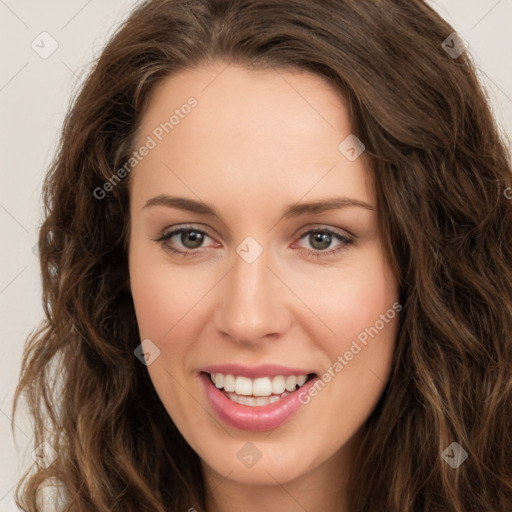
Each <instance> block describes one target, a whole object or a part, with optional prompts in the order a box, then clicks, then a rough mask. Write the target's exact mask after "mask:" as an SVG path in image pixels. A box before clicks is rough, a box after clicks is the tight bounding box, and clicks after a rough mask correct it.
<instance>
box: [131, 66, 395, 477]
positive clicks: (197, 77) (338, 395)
mask: <svg viewBox="0 0 512 512" xmlns="http://www.w3.org/2000/svg"><path fill="white" fill-rule="evenodd" d="M171 116H173V117H171ZM166 123H167V124H166ZM351 134H352V128H351V126H350V122H349V118H348V113H347V108H346V105H345V103H344V101H343V100H342V99H341V97H340V96H339V95H338V94H337V93H336V92H335V90H333V89H332V88H331V87H330V85H329V84H328V83H327V82H324V80H323V79H322V78H320V77H318V76H316V75H313V74H309V73H306V72H302V73H299V72H291V71H284V70H280V71H249V70H245V69H242V68H240V67H236V66H231V65H230V66H228V67H226V68H225V69H224V66H220V65H219V67H200V68H196V69H194V70H187V71H184V72H180V73H178V74H176V75H173V76H171V77H170V78H167V79H166V80H165V81H164V82H163V83H161V84H160V86H159V87H158V88H157V89H156V90H155V93H154V95H153V96H152V98H151V101H150V103H149V106H148V109H147V111H146V112H145V115H144V118H143V120H142V124H141V130H140V132H139V134H138V139H137V142H136V147H135V149H136V151H137V155H138V156H137V162H136V165H135V167H134V169H133V170H132V171H131V176H130V180H131V181H130V215H131V227H130V245H129V263H130V281H131V290H132V294H133V300H134V304H135V309H136V314H137V321H138V326H139V331H140V339H141V341H142V340H146V341H144V343H143V349H144V352H145V353H146V354H147V358H148V359H147V364H148V366H147V369H148V371H149V375H150V377H151V380H152V382H153V384H154V387H155V390H156V392H157V393H158V396H159V397H160V399H161V401H162V403H163V405H164V406H165V408H166V410H167V411H168V413H169V416H170V417H171V418H172V420H173V421H174V423H175V424H176V426H177V427H178V429H179V430H180V431H181V433H182V434H183V436H184V437H185V439H186V440H187V441H188V443H189V444H190V445H191V446H192V448H193V449H194V450H195V451H196V452H197V453H198V455H199V456H200V457H201V459H202V461H203V467H204V469H205V471H206V474H209V475H224V476H227V475H228V479H229V480H232V481H237V482H239V483H254V484H271V485H275V484H276V481H278V482H280V483H281V484H283V483H285V482H289V481H291V480H294V479H297V478H300V477H306V476H308V475H309V476H311V475H313V474H321V473H322V471H324V472H325V471H326V470H328V472H329V474H333V468H334V470H335V471H334V475H335V476H336V478H337V479H339V476H340V475H339V473H338V472H341V471H343V467H344V466H347V467H348V465H349V461H350V458H351V457H352V456H353V455H354V453H355V452H354V450H355V449H356V448H357V444H358V443H359V441H360V436H361V433H362V432H363V429H362V426H363V424H364V422H365V420H366V419H367V418H368V416H369V415H370V413H371V412H372V410H373V409H374V407H375V405H376V403H377V401H378V400H379V397H380V396H381V393H382V391H383V389H384V387H385V383H386V381H387V379H388V377H389V374H390V369H391V364H392V359H393V351H394V346H395V338H396V334H397V325H398V313H397V311H398V310H399V309H400V306H399V305H397V303H396V301H397V300H398V285H397V279H396V276H394V275H393V272H392V271H391V268H390V266H389V264H388V262H387V261H386V258H385V254H384V248H383V241H382V238H381V233H380V232H379V228H378V213H377V204H376V197H375V192H374V189H373V183H372V180H371V177H370V174H369V171H368V168H367V160H366V158H365V154H364V153H362V154H361V155H360V156H359V157H358V156H357V155H358V153H359V151H360V149H361V148H360V147H359V146H357V144H356V143H354V140H353V139H351V138H349V139H348V140H346V141H345V139H346V138H347V137H348V136H350V135H351ZM343 141H345V142H343ZM342 142H343V144H341V143H342ZM340 144H341V146H340ZM144 147H145V148H146V149H143V148H144ZM178 198H179V199H178ZM328 200H331V201H332V204H331V207H330V208H328V207H326V206H316V207H314V206H312V205H313V204H314V203H317V202H324V201H328ZM338 201H339V202H338ZM206 205H207V206H206ZM327 206H329V205H327ZM179 229H183V230H185V229H188V231H183V232H179V231H177V230H179ZM172 250H176V251H188V252H189V254H186V255H183V254H182V253H180V252H178V253H174V252H172ZM148 340H150V341H148ZM226 365H235V366H232V367H228V366H226ZM263 365H267V366H265V367H264V366H263ZM208 373H217V374H220V375H217V376H216V379H217V384H216V385H214V384H213V383H212V381H211V379H210V377H209V375H208ZM311 373H314V374H316V378H314V379H313V380H309V381H307V382H306V383H305V384H304V385H303V387H301V388H299V389H298V390H297V391H295V392H293V389H295V387H296V382H295V380H294V379H293V377H292V378H290V376H293V375H295V376H298V377H299V379H298V384H301V383H302V382H303V380H304V377H303V378H302V379H301V378H300V377H301V376H302V375H304V376H306V375H308V374H311ZM227 375H232V377H227ZM237 377H240V378H237ZM214 378H215V377H214ZM250 378H252V379H250ZM221 386H226V387H227V388H228V391H226V390H224V389H223V388H221ZM284 386H288V387H289V389H288V391H287V392H284V391H283V387H284ZM229 390H230V391H229ZM235 393H236V394H235ZM283 393H284V395H285V396H284V397H281V395H282V394H283ZM287 393H288V394H287ZM269 394H271V395H272V398H270V399H269V398H268V396H269ZM228 395H229V396H228ZM253 395H256V397H255V398H254V399H252V398H249V402H250V401H251V400H254V402H253V404H252V405H249V404H248V403H247V399H248V397H249V396H251V397H252V396H253ZM286 395H287V396H286ZM237 396H240V397H241V399H240V401H241V402H245V405H244V403H237V402H236V400H237ZM258 396H259V398H257V397H258ZM265 396H266V397H267V398H262V397H265ZM232 398H233V399H234V400H232ZM262 404H266V405H262ZM309 481H310V482H311V480H309Z"/></svg>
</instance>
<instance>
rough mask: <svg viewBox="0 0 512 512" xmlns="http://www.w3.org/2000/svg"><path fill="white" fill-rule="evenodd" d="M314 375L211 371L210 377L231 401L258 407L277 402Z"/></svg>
mask: <svg viewBox="0 0 512 512" xmlns="http://www.w3.org/2000/svg"><path fill="white" fill-rule="evenodd" d="M313 376H314V375H313V374H310V375H288V376H285V375H276V376H275V377H260V378H257V379H250V378H248V377H242V376H234V375H230V374H222V373H219V372H217V373H211V374H210V379H211V381H212V383H213V384H215V387H216V388H217V389H222V390H224V394H225V395H226V396H227V397H228V398H229V399H230V400H232V401H233V402H236V403H238V404H242V405H248V406H250V407H255V406H256V407H258V406H262V405H268V404H272V403H275V402H277V401H278V400H280V399H281V398H284V397H286V396H288V395H289V394H290V393H292V392H294V391H296V390H297V389H298V388H300V387H302V386H303V385H304V384H305V383H306V382H307V380H308V379H310V378H312V377H313Z"/></svg>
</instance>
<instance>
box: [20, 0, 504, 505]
mask: <svg viewBox="0 0 512 512" xmlns="http://www.w3.org/2000/svg"><path fill="white" fill-rule="evenodd" d="M453 32H454V29H453V28H452V27H451V26H450V25H449V24H448V23H446V22H445V21H444V20H443V19H442V18H441V17H440V16H439V15H438V14H437V13H436V12H435V11H434V10H433V9H432V8H431V7H429V6H428V5H427V4H426V3H425V2H423V1H421V0H328V1H322V2H316V1H304V0H187V1H178V0H149V1H145V2H142V3H141V4H139V5H137V6H136V8H135V9H134V11H133V12H132V14H131V15H130V16H129V17H128V19H127V20H126V21H125V22H124V23H123V24H122V26H121V27H120V28H119V29H118V31H117V32H116V34H115V35H114V36H113V37H112V38H111V39H110V41H109V42H108V44H107V45H106V47H105V48H104V50H103V52H102V54H101V55H100V57H99V58H98V60H97V61H96V62H95V64H94V67H93V69H92V71H91V72H90V73H89V75H88V77H87V79H86V80H85V81H84V83H83V85H82V87H81V89H80V91H79V93H78V94H77V95H76V96H75V97H74V99H73V102H72V105H71V107H70V110H69V112H68V115H67V117H66V119H65V122H64V126H63V131H62V135H61V140H60V146H59V150H58V152H57V154H56V156H55V158H54V160H53V163H52V164H51V168H50V169H49V171H48V174H47V176H46V180H45V182H44V188H43V199H44V206H45V211H44V223H43V224H42V227H41V229H40V235H39V253H40V261H41V271H42V280H43V304H44V312H45V319H44V321H43V323H42V324H41V326H40V327H39V328H38V329H37V331H35V332H34V333H33V334H32V335H31V336H30V337H29V339H28V340H27V342H26V347H25V352H24V358H23V365H22V371H21V375H20V381H19V383H18V387H17V390H16V396H15V401H14V404H13V413H15V412H16V409H17V404H18V402H19V400H20V398H21V397H22V396H23V397H24V398H25V400H26V403H27V404H28V407H29V410H30V414H31V416H32V417H33V419H34V422H35V423H34V424H35V429H34V430H35V436H34V447H36V446H39V445H40V444H41V443H43V442H47V443H48V445H50V446H51V447H52V448H53V450H55V454H56V456H57V458H56V459H55V461H54V462H53V464H51V465H45V464H39V465H38V464H34V466H33V467H32V468H31V469H30V470H28V471H27V473H26V474H25V475H24V476H23V478H22V479H21V480H20V482H19V484H18V487H17V490H16V501H17V504H18V505H19V507H20V508H21V509H22V510H24V511H29V512H34V511H36V510H39V508H38V505H37V503H38V495H39V494H38V492H40V490H41V489H42V488H43V486H44V485H45V484H47V483H48V482H51V483H52V484H59V485H60V486H61V488H62V490H63V496H64V498H65V503H66V506H65V508H64V509H63V510H66V511H74V512H82V511H87V512H91V511H98V512H106V511H123V512H126V511H137V512H141V511H152V512H165V511H173V512H174V511H176V512H177V511H186V510H189V509H191V508H195V509H196V510H198V511H201V510H202V511H205V510H206V506H205V503H206V500H205V495H206V493H207V492H208V490H207V489H206V488H205V483H204V480H203V476H202V471H201V464H200V459H199V457H198V455H197V454H196V453H195V452H194V451H193V450H192V449H191V447H190V446H189V445H188V444H187V442H186V441H185V439H184V438H183V437H182V435H181V434H180V432H179V431H178V430H177V428H176V427H175V425H174V423H173V422H172V419H171V418H170V417H169V415H168V413H167V411H166V410H165V408H164V407H163V405H162V404H161V402H160V400H159V398H158V397H157V395H156V392H155V390H154V388H153V386H152V383H151V381H150V379H149V376H148V372H147V369H146V368H145V366H144V365H142V364H141V363H140V362H139V361H138V360H137V359H136V357H135V356H134V349H135V348H136V347H137V346H138V345H139V344H140V342H141V340H140V338H139V334H138V328H137V323H136V318H135V312H134V306H133V302H132V297H131V294H130V287H129V274H128V266H127V241H128V227H129V211H128V205H129V196H128V181H129V177H127V178H126V179H123V180H121V182H120V183H119V184H117V185H116V186H114V187H112V190H110V191H108V193H106V194H105V197H103V198H101V199H98V197H97V196H98V194H96V195H95V194H94V191H95V190H97V189H98V187H102V186H103V185H104V183H106V182H107V181H109V180H111V178H112V176H113V174H114V173H115V171H116V170H117V169H119V168H120V167H122V166H123V164H125V163H126V162H127V161H128V160H129V158H130V156H131V155H132V152H133V151H134V149H135V148H134V147H133V140H134V134H135V133H136V130H137V127H138V126H139V125H140V120H141V116H142V115H143V113H144V108H145V106H146V105H147V103H148V101H149V97H150V93H151V91H152V90H153V89H154V88H155V86H156V85H157V84H158V83H159V82H161V81H162V79H164V78H165V77H168V76H169V75H171V74H173V73H177V72H178V71H180V70H184V69H187V68H191V67H194V66H201V65H204V64H210V63H217V64H218V63H221V64H226V65H227V64H229V63H232V64H237V65H241V66H244V67H246V68H248V69H272V68H274V69H277V70H279V69H286V68H288V69H299V70H306V71H309V72H312V73H315V74H318V75H320V76H322V77H324V78H325V79H326V80H327V81H328V82H329V83H330V84H331V85H332V86H333V87H334V88H336V90H338V91H339V92H340V94H342V95H343V97H344V98H345V99H346V101H347V103H348V106H349V112H350V117H351V121H352V127H353V132H354V133H356V134H357V135H358V137H359V138H360V139H361V140H362V141H363V143H364V144H365V146H366V154H367V155H368V156H369V157H370V161H371V162H372V169H371V171H372V173H373V177H374V182H375V186H376V191H377V198H378V207H379V217H380V223H381V229H382V234H383V237H384V240H385V243H386V251H387V255H388V256H389V258H390V261H391V262H392V265H393V267H394V268H395V269H396V270H397V271H398V275H399V277H400V295H401V296H400V301H401V304H403V310H402V313H401V319H400V326H399V332H398V338H397V346H396V353H395V357H394V362H393V368H392V373H391V377H390V379H389V382H388V383H387V386H386V388H385V391H384V393H383V395H382V397H381V399H380V401H379V403H378V405H377V407H376V408H375V410H374V411H373V412H372V414H371V416H370V417H369V419H368V422H367V426H368V427H369V429H368V432H369V434H368V436H367V437H366V438H365V440H364V442H363V444H362V446H361V449H360V451H359V455H358V458H357V460H356V464H355V465H354V468H353V471H352V474H351V479H352V480H351V485H350V486H349V491H350V496H349V498H350V506H349V510H350V511H351V512H377V511H378V512H411V511H413V512H427V511H428V512H433V511H440V512H476V511H479V512H483V511H485V512H491V511H500V512H510V511H511V510H512V456H511V453H512V431H511V423H510V422H511V418H512V200H510V199H509V197H511V196H512V188H511V187H512V171H511V161H510V155H509V154H508V152H507V149H506V146H505V143H504V140H503V139H504V137H503V135H502V134H500V131H499V129H498V127H497V125H496V122H495V120H494V119H493V117H492V115H491V111H490V107H489V101H488V98H487V95H486V93H485V90H484V89H483V88H482V85H481V84H480V83H479V81H478V73H477V70H476V68H475V65H474V64H473V62H472V60H471V56H470V55H468V52H465V53H463V54H462V55H460V56H457V57H456V56H454V55H451V54H450V53H449V52H448V51H446V45H443V44H442V43H443V41H445V40H446V39H447V38H448V37H450V34H452V33H453ZM449 41H451V42H450V44H449V46H450V47H453V46H454V43H453V40H449ZM13 416H14V414H13ZM453 442H457V443H458V444H459V445H460V446H461V447H462V448H463V449H464V450H465V451H466V452H467V455H468V457H467V459H466V460H465V461H464V462H463V463H462V464H461V465H460V466H459V467H457V468H453V467H451V465H449V464H448V463H447V462H446V461H445V458H443V456H442V454H443V451H444V450H445V449H446V448H448V447H449V446H450V445H451V443H453ZM48 445H44V446H46V447H48ZM52 453H53V452H52ZM38 489H39V491H38Z"/></svg>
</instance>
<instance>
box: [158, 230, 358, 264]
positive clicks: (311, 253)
mask: <svg viewBox="0 0 512 512" xmlns="http://www.w3.org/2000/svg"><path fill="white" fill-rule="evenodd" d="M189 231H193V232H195V233H199V234H201V235H206V236H207V237H209V238H212V237H211V236H210V235H209V234H208V233H207V232H205V231H202V230H200V229H196V228H193V227H183V228H179V229H175V230H174V231H170V232H169V233H163V234H162V236H161V237H160V238H157V239H156V240H155V242H160V243H162V246H163V248H164V249H165V250H167V251H169V252H171V253H173V254H176V255H178V256H182V257H194V256H195V255H196V254H197V253H198V252H201V251H200V250H194V251H180V250H179V249H175V248H174V247H171V246H170V245H169V244H167V243H165V242H167V241H168V240H170V239H171V238H172V237H173V236H175V235H178V234H181V233H184V232H185V233H186V232H189ZM311 233H327V234H329V235H332V236H333V237H334V238H336V239H337V240H338V241H340V242H342V243H341V244H340V245H339V246H338V247H337V248H336V249H331V250H330V251H311V250H310V249H303V251H306V253H307V255H308V256H309V257H312V258H323V257H327V256H332V255H334V254H338V253H340V252H342V251H344V250H345V249H347V247H348V246H350V245H351V244H353V243H354V240H353V239H351V238H349V237H347V236H345V235H342V234H340V233H337V232H336V231H333V230H331V229H327V228H324V229H320V228H317V229H310V230H308V231H306V232H304V233H302V234H301V235H300V236H299V238H298V240H302V239H303V238H304V237H306V236H307V235H310V234H311ZM190 255H192V256H190Z"/></svg>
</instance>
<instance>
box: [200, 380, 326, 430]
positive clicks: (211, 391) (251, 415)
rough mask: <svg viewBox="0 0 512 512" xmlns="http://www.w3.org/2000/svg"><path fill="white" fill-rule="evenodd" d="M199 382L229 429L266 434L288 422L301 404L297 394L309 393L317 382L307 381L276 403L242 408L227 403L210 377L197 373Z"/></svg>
mask: <svg viewBox="0 0 512 512" xmlns="http://www.w3.org/2000/svg"><path fill="white" fill-rule="evenodd" d="M200 379H201V381H202V383H203V386H204V389H205V391H206V396H207V397H208V401H209V402H210V405H211V407H212V409H213V410H214V411H215V413H216V414H217V416H218V417H219V418H220V419H221V420H222V421H223V422H224V423H226V424H227V425H229V426H230V427H234V428H238V429H241V430H252V431H259V432H261V431H265V430H273V429H275V428H277V427H279V426H280V425H282V424H283V423H284V422H285V421H287V420H289V419H290V418H291V417H292V415H293V414H294V413H295V412H297V410H298V409H299V408H300V406H301V405H304V404H303V403H302V402H300V400H299V392H300V393H301V394H302V393H303V392H306V393H307V392H308V390H309V388H310V387H311V386H313V385H314V384H315V382H316V381H317V380H318V378H317V377H314V378H312V379H310V380H309V381H308V382H306V383H305V384H304V385H303V386H301V387H300V388H299V389H297V390H296V391H293V392H292V393H290V394H289V395H287V396H285V397H284V398H281V399H279V400H278V401H277V402H274V403H273V404H268V405H258V406H254V407H251V406H250V405H242V404H238V403H236V402H233V401H232V400H230V399H229V398H228V397H227V396H226V395H225V394H224V393H223V392H222V391H221V390H220V389H218V388H217V387H215V385H214V384H213V382H212V380H211V378H210V376H209V375H208V374H206V373H201V374H200Z"/></svg>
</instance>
